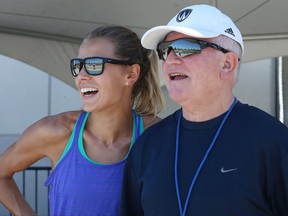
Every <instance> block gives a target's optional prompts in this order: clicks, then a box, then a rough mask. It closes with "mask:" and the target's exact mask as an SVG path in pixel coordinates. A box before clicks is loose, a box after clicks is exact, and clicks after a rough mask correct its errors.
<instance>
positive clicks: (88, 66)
mask: <svg viewBox="0 0 288 216" xmlns="http://www.w3.org/2000/svg"><path fill="white" fill-rule="evenodd" d="M105 63H111V64H122V65H130V64H131V63H130V62H128V61H121V60H116V59H110V58H104V57H89V58H84V59H80V58H74V59H71V61H70V69H71V73H72V75H73V76H74V77H77V76H78V74H79V73H80V71H81V70H82V68H83V66H84V68H85V70H86V72H87V73H88V74H89V75H92V76H96V75H100V74H102V73H103V70H104V65H105Z"/></svg>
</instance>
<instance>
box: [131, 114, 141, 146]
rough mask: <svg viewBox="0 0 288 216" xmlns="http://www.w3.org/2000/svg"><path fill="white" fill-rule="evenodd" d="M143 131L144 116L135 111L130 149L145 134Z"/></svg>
mask: <svg viewBox="0 0 288 216" xmlns="http://www.w3.org/2000/svg"><path fill="white" fill-rule="evenodd" d="M143 131H144V120H143V116H141V115H139V114H138V113H137V112H136V111H135V110H133V132H132V139H131V146H130V148H131V147H132V145H133V144H134V142H135V141H136V139H137V138H138V137H139V136H140V135H141V134H142V133H143Z"/></svg>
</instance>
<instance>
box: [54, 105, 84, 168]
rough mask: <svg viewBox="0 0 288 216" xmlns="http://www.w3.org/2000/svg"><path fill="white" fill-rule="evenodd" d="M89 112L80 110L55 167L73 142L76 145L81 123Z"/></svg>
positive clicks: (82, 123)
mask: <svg viewBox="0 0 288 216" xmlns="http://www.w3.org/2000/svg"><path fill="white" fill-rule="evenodd" d="M88 115H89V113H88V112H85V111H82V112H81V113H80V115H79V117H78V119H77V121H76V124H75V125H74V128H73V131H72V134H71V136H70V138H69V140H68V142H67V145H66V147H65V149H64V151H63V153H62V155H61V157H60V159H59V160H58V161H57V163H56V165H55V167H56V166H57V165H58V164H59V163H60V161H62V159H63V158H64V157H65V155H66V154H67V152H68V151H69V150H70V149H71V147H72V145H73V144H74V146H75V145H76V146H77V141H78V137H79V134H80V131H81V128H82V127H83V125H85V122H86V120H87V117H88Z"/></svg>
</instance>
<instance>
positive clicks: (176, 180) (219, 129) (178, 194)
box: [174, 98, 237, 216]
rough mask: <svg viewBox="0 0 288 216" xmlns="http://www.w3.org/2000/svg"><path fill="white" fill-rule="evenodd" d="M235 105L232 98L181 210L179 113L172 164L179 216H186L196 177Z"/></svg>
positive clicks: (196, 175)
mask: <svg viewBox="0 0 288 216" xmlns="http://www.w3.org/2000/svg"><path fill="white" fill-rule="evenodd" d="M236 103H237V99H236V98H234V101H233V103H232V105H231V106H230V108H229V110H228V112H227V113H226V115H225V116H224V118H223V120H222V122H221V124H220V126H219V128H218V130H217V132H216V134H215V135H214V138H213V140H212V142H211V144H210V146H209V148H208V149H207V151H206V153H205V155H204V157H203V159H202V161H201V163H200V165H199V167H198V169H197V171H196V173H195V175H194V178H193V180H192V182H191V184H190V187H189V191H188V194H187V197H186V201H185V205H184V209H182V202H181V198H180V192H179V184H178V149H179V135H180V125H181V118H182V112H181V113H180V115H179V117H178V123H177V131H176V149H175V162H174V177H175V188H176V193H177V199H178V205H179V211H180V215H181V216H185V214H186V211H187V207H188V202H189V199H190V195H191V192H192V190H193V187H194V184H195V182H196V180H197V177H198V175H199V173H200V171H201V169H202V167H203V165H204V163H205V161H206V159H207V157H208V155H209V153H210V151H211V149H212V147H213V146H214V143H215V141H216V139H217V137H218V135H219V133H220V131H221V129H222V127H223V125H224V123H225V122H226V119H227V118H228V116H229V114H230V113H231V111H232V109H233V107H234V106H235V104H236Z"/></svg>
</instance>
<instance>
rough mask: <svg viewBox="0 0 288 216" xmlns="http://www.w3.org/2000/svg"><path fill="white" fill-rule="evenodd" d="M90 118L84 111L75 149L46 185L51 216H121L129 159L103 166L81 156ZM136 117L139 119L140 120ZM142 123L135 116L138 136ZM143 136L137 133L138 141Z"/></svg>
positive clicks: (76, 129) (77, 124)
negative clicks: (124, 178)
mask: <svg viewBox="0 0 288 216" xmlns="http://www.w3.org/2000/svg"><path fill="white" fill-rule="evenodd" d="M86 115H88V114H87V113H86V112H82V113H81V115H80V116H79V118H78V120H77V123H76V126H75V127H74V131H73V133H72V135H71V136H72V137H71V138H70V140H73V141H72V145H71V147H70V148H69V149H68V151H67V152H65V153H64V154H65V155H64V156H63V157H61V159H60V161H59V163H58V164H57V165H56V167H55V168H54V170H53V171H52V172H51V174H50V176H49V177H48V179H47V181H46V182H45V186H49V203H50V215H51V216H60V215H61V216H73V215H77V216H79V215H83V216H84V215H85V216H92V215H93V216H96V215H99V216H100V215H101V216H115V215H119V213H118V210H119V201H120V193H121V186H122V174H123V169H124V164H125V160H122V161H120V162H118V163H115V164H107V165H103V164H97V163H93V162H91V161H89V160H87V159H86V158H85V157H84V156H83V155H82V154H81V152H80V150H79V144H78V139H79V140H80V139H82V136H81V135H82V133H83V128H84V125H85V123H86V119H87V116H86ZM85 116H86V118H85ZM135 116H136V118H138V120H137V121H135ZM139 118H140V120H139ZM135 122H137V123H136V125H135ZM141 123H142V124H143V119H142V117H140V116H139V115H135V114H134V126H133V127H134V129H133V131H135V133H137V132H136V131H138V132H139V128H143V126H142V125H141ZM141 132H143V131H141ZM135 133H134V134H135ZM79 134H80V136H79ZM73 135H74V137H73ZM139 135H140V134H139V133H137V134H136V138H137V137H138V136H139ZM81 143H82V140H81ZM68 144H69V143H68Z"/></svg>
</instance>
